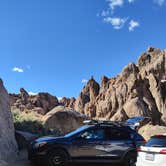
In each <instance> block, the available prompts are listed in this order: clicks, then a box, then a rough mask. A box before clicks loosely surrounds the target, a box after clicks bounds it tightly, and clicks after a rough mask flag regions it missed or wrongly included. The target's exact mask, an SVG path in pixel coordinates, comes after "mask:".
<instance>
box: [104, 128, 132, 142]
mask: <svg viewBox="0 0 166 166" xmlns="http://www.w3.org/2000/svg"><path fill="white" fill-rule="evenodd" d="M106 135H107V139H109V140H126V139H130V134H129V132H127V131H123V130H120V129H115V128H108V129H107V130H106Z"/></svg>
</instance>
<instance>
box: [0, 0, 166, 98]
mask: <svg viewBox="0 0 166 166" xmlns="http://www.w3.org/2000/svg"><path fill="white" fill-rule="evenodd" d="M165 40H166V0H47V1H46V0H15V1H13V0H5V1H0V56H1V61H0V62H1V63H0V64H1V65H0V73H1V75H0V77H1V78H2V79H3V81H4V83H5V86H6V88H7V89H8V91H9V92H15V93H17V92H18V91H19V88H20V87H24V88H25V89H27V91H28V92H30V91H31V92H39V91H45V92H49V93H52V94H54V95H56V96H58V97H61V96H67V97H71V96H75V97H77V96H78V94H79V92H80V91H81V89H82V87H83V86H84V85H85V82H86V80H87V79H89V77H90V76H91V75H93V76H94V77H95V79H96V80H97V81H100V78H101V76H102V75H106V76H108V77H112V76H115V75H116V74H118V73H119V72H120V71H121V70H122V69H123V67H124V66H125V65H127V64H128V63H129V62H136V61H137V58H138V56H139V55H140V54H141V53H142V52H143V51H145V50H146V48H147V47H148V46H155V47H159V48H161V49H165V48H166V45H165Z"/></svg>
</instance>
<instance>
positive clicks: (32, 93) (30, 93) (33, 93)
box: [28, 91, 38, 96]
mask: <svg viewBox="0 0 166 166" xmlns="http://www.w3.org/2000/svg"><path fill="white" fill-rule="evenodd" d="M28 94H29V95H32V96H35V95H37V94H38V93H36V92H31V91H30V92H28Z"/></svg>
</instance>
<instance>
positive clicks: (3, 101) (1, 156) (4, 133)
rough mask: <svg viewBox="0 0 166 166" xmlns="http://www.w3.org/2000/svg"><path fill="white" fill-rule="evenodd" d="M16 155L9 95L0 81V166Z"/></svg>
mask: <svg viewBox="0 0 166 166" xmlns="http://www.w3.org/2000/svg"><path fill="white" fill-rule="evenodd" d="M16 154H17V144H16V141H15V135H14V125H13V120H12V114H11V111H10V101H9V95H8V93H7V91H6V90H5V88H4V86H3V82H2V80H0V165H5V162H3V161H2V160H6V161H8V160H9V159H11V156H13V157H14V156H15V155H16Z"/></svg>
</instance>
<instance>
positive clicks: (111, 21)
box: [104, 17, 127, 29]
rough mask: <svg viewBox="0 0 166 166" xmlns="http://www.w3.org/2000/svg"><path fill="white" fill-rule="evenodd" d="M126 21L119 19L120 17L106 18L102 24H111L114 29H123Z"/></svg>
mask: <svg viewBox="0 0 166 166" xmlns="http://www.w3.org/2000/svg"><path fill="white" fill-rule="evenodd" d="M126 21H127V18H120V17H107V18H104V22H105V23H109V24H111V25H112V26H113V28H114V29H121V28H123V26H124V24H125V23H126Z"/></svg>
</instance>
